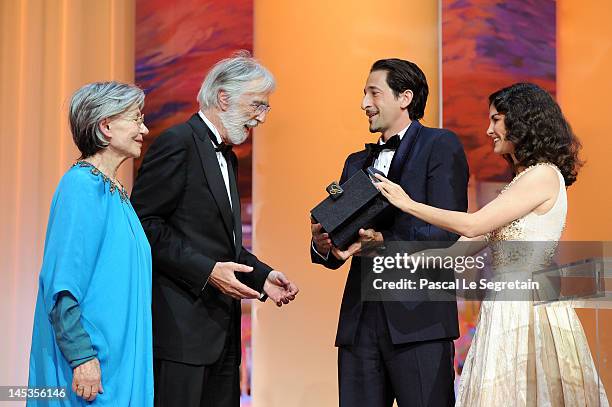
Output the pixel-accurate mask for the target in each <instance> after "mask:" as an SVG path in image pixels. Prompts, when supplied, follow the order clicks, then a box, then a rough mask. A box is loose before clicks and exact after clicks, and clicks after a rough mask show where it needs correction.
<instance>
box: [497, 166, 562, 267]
mask: <svg viewBox="0 0 612 407" xmlns="http://www.w3.org/2000/svg"><path fill="white" fill-rule="evenodd" d="M542 165H546V166H550V167H552V168H554V169H555V171H556V173H557V175H558V176H559V193H558V194H557V200H556V201H555V203H554V205H553V206H552V208H550V209H549V210H548V211H547V212H546V213H544V214H542V215H539V214H537V213H535V212H530V213H528V214H527V215H525V216H523V217H521V218H518V219H515V220H514V221H512V222H510V223H509V224H507V225H505V226H502V227H500V228H498V229H496V230H493V231H491V232H490V233H488V234H487V240H488V241H489V244H490V247H491V249H492V254H493V264H494V265H495V266H497V268H499V267H504V266H510V265H512V266H514V267H516V266H518V265H519V264H518V263H522V264H524V265H525V266H526V267H529V268H533V267H534V266H535V267H537V266H545V265H546V264H548V263H549V262H550V261H551V260H552V256H553V255H554V253H555V250H556V247H557V242H558V241H559V239H560V238H561V234H562V233H563V229H564V227H565V217H566V214H567V193H566V190H565V181H564V179H563V175H562V174H561V171H559V169H558V168H557V167H556V166H555V165H553V164H550V163H539V164H536V165H533V166H530V167H528V168H526V169H525V170H524V171H522V172H520V173H519V174H517V175H516V176H515V177H514V179H513V180H512V181H511V182H510V183H509V184H508V185H506V186H505V187H504V188H503V189H502V191H501V194H503V193H505V192H506V191H507V190H508V189H509V188H510V187H511V186H512V185H513V184H514V183H516V182H517V181H518V180H519V179H520V178H521V177H522V176H523V175H525V174H527V173H528V172H529V171H531V170H533V169H534V168H536V167H538V166H542ZM509 241H516V242H526V243H503V242H509ZM531 242H538V243H531ZM540 242H543V243H540Z"/></svg>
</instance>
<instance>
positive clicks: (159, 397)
mask: <svg viewBox="0 0 612 407" xmlns="http://www.w3.org/2000/svg"><path fill="white" fill-rule="evenodd" d="M232 326H233V324H231V323H230V329H229V332H228V334H227V339H226V341H225V346H224V348H223V351H222V352H221V356H220V357H219V360H217V361H216V362H215V363H213V364H212V365H190V364H186V363H180V362H174V361H171V360H163V359H154V361H153V363H154V365H153V373H154V379H155V403H154V405H155V407H177V406H181V407H240V370H239V367H240V337H239V335H240V334H239V331H238V332H237V330H235V329H232V328H231V327H232Z"/></svg>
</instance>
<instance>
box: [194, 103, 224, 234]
mask: <svg viewBox="0 0 612 407" xmlns="http://www.w3.org/2000/svg"><path fill="white" fill-rule="evenodd" d="M187 123H188V124H189V125H190V126H191V128H192V129H193V131H194V138H193V139H194V141H195V144H196V146H197V148H198V154H199V155H200V161H201V162H202V168H203V169H204V176H205V177H206V181H207V182H208V186H209V187H210V191H211V192H212V195H213V197H214V198H215V202H216V203H217V206H218V207H219V211H220V212H221V217H222V218H223V223H224V224H225V229H226V231H227V233H228V234H229V237H230V239H233V236H232V235H233V230H234V225H233V219H232V210H231V208H230V203H229V199H228V197H227V189H225V182H223V174H221V168H219V161H218V160H217V153H215V150H214V148H213V145H212V142H211V141H210V137H209V136H208V134H207V132H209V131H211V130H210V129H209V128H208V126H206V124H205V123H204V121H202V119H201V118H200V117H199V116H198V115H197V114H195V115H193V116H192V117H191V119H189V121H188V122H187Z"/></svg>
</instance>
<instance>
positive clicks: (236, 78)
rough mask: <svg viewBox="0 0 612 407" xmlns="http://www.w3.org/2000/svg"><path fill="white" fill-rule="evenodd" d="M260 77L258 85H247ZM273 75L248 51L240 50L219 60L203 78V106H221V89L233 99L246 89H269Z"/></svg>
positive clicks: (265, 91) (201, 97)
mask: <svg viewBox="0 0 612 407" xmlns="http://www.w3.org/2000/svg"><path fill="white" fill-rule="evenodd" d="M255 80H260V81H258V83H257V84H256V86H254V87H251V88H247V87H246V86H245V85H246V84H248V83H249V82H252V81H255ZM275 86H276V85H275V82H274V76H272V73H270V71H268V70H267V69H266V68H265V67H264V66H263V65H261V64H260V63H259V62H258V61H257V60H256V59H254V58H253V57H251V54H250V53H249V52H248V51H244V50H243V51H238V52H237V53H235V54H234V55H233V56H232V57H231V58H226V59H222V60H221V61H219V62H217V63H216V64H215V65H214V66H213V67H212V69H211V70H210V71H209V72H208V74H207V75H206V78H204V81H203V82H202V86H201V87H200V92H199V93H198V102H199V103H200V109H201V110H206V109H208V108H211V107H216V108H219V107H220V106H219V101H218V98H217V95H218V93H219V91H220V90H224V91H225V92H227V94H228V96H229V99H230V103H231V102H233V101H235V100H236V99H237V98H238V97H240V95H242V93H244V92H247V91H248V92H256V93H268V92H272V91H273V90H274V87H275Z"/></svg>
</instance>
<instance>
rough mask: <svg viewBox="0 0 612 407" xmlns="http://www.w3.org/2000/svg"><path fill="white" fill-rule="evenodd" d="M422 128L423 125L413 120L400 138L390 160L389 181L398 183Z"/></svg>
mask: <svg viewBox="0 0 612 407" xmlns="http://www.w3.org/2000/svg"><path fill="white" fill-rule="evenodd" d="M422 128H423V125H422V124H421V123H419V122H418V121H417V120H413V121H412V123H411V124H410V127H408V131H407V132H406V134H405V135H404V137H402V142H401V143H400V145H399V147H398V148H397V150H396V151H395V154H394V155H393V160H391V165H390V166H389V173H388V175H387V178H389V179H390V180H391V181H393V182H399V181H400V176H401V174H402V171H403V169H404V165H406V163H407V162H408V160H409V159H410V152H411V151H412V147H414V143H415V142H416V140H417V139H418V138H419V134H420V132H421V129H422Z"/></svg>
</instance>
